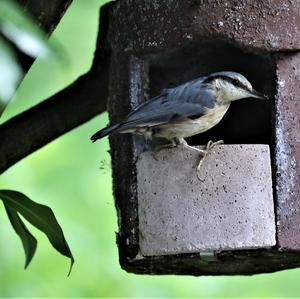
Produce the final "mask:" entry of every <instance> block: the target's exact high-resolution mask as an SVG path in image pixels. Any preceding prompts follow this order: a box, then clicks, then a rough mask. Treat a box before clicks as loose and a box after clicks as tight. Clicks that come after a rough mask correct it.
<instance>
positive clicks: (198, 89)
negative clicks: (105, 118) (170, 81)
mask: <svg viewBox="0 0 300 299" xmlns="http://www.w3.org/2000/svg"><path fill="white" fill-rule="evenodd" d="M213 105H214V97H213V94H212V93H211V92H210V91H209V90H207V89H203V84H202V80H200V79H197V80H194V81H192V82H189V83H186V84H183V85H180V86H178V87H176V88H173V89H167V90H164V91H163V93H162V94H161V95H160V96H158V97H155V98H152V99H150V100H149V101H147V102H145V103H143V104H141V105H139V106H137V107H136V108H135V109H134V110H133V111H132V112H131V113H130V114H129V115H128V116H127V118H126V119H125V120H124V122H122V123H121V125H120V127H119V130H120V131H122V130H130V129H134V128H139V127H140V128H141V127H152V126H157V125H161V124H165V123H168V122H170V121H173V120H174V121H175V120H176V118H182V117H185V118H194V117H196V116H197V117H200V116H201V115H203V114H204V113H205V111H206V110H207V109H208V108H212V107H213Z"/></svg>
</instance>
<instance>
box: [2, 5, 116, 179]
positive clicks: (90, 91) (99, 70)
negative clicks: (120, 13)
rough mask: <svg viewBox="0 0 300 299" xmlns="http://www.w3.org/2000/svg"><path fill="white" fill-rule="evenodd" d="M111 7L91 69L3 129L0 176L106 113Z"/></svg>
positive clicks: (102, 16) (104, 10)
mask: <svg viewBox="0 0 300 299" xmlns="http://www.w3.org/2000/svg"><path fill="white" fill-rule="evenodd" d="M109 6H110V5H109V4H107V5H105V6H102V8H101V13H100V19H101V24H100V32H99V34H98V41H97V47H96V52H95V57H94V61H93V66H92V68H91V70H90V71H89V72H88V73H87V74H85V75H83V76H81V77H79V78H78V79H77V80H76V81H75V82H74V83H73V84H71V85H70V86H68V87H67V88H65V89H63V90H62V91H60V92H58V93H57V94H55V95H53V96H52V97H50V98H49V99H47V100H45V101H43V102H41V103H40V104H38V105H36V106H34V107H32V108H30V109H28V110H27V111H25V112H23V113H21V114H19V115H17V116H15V117H13V118H11V119H10V120H8V121H7V122H5V123H4V124H2V125H1V126H0V136H1V142H0V173H3V172H4V171H5V170H7V169H8V168H9V167H11V166H12V165H14V164H15V163H17V162H18V161H20V160H21V159H23V158H25V157H26V156H28V155H29V154H31V153H32V152H34V151H36V150H38V149H39V148H41V147H43V146H44V145H46V144H48V143H49V142H51V141H52V140H54V139H56V138H58V137H59V136H61V135H63V134H64V133H66V132H68V131H70V130H72V129H73V128H76V127H77V126H79V125H81V124H83V123H85V122H87V121H88V120H90V119H91V118H93V117H94V116H96V115H97V114H99V113H101V112H103V111H105V110H106V100H107V97H108V77H109V64H110V53H111V50H110V48H109V46H108V43H107V32H108V10H109Z"/></svg>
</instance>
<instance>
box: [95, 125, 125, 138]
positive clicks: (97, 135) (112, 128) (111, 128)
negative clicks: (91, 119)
mask: <svg viewBox="0 0 300 299" xmlns="http://www.w3.org/2000/svg"><path fill="white" fill-rule="evenodd" d="M119 127H120V124H115V125H112V126H109V127H106V128H104V129H102V130H100V131H98V132H96V133H95V134H94V135H93V136H92V137H91V140H92V141H93V142H95V141H96V140H98V139H100V138H103V137H105V136H108V135H110V134H111V133H113V132H114V131H116V130H117V129H118V128H119Z"/></svg>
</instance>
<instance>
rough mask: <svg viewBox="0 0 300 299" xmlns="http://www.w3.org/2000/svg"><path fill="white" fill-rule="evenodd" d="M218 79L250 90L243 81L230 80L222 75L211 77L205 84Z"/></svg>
mask: <svg viewBox="0 0 300 299" xmlns="http://www.w3.org/2000/svg"><path fill="white" fill-rule="evenodd" d="M216 79H222V80H224V81H227V82H229V83H231V84H233V85H234V86H237V87H240V88H242V89H245V90H248V91H250V90H249V87H248V86H246V85H244V84H243V83H242V82H241V81H239V80H238V79H234V78H230V77H227V76H222V75H216V76H209V77H207V78H206V79H205V80H204V83H211V82H212V81H214V80H216Z"/></svg>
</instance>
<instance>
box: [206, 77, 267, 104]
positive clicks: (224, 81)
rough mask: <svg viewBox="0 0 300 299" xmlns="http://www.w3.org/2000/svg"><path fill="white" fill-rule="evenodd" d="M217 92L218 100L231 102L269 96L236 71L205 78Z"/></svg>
mask: <svg viewBox="0 0 300 299" xmlns="http://www.w3.org/2000/svg"><path fill="white" fill-rule="evenodd" d="M204 83H206V84H209V85H210V87H211V88H212V89H214V91H215V92H216V94H217V98H218V101H220V102H223V103H230V102H232V101H236V100H240V99H244V98H257V99H266V98H267V97H266V96H265V95H263V94H261V93H259V92H257V91H256V90H254V89H253V87H252V85H251V83H250V82H249V81H248V80H247V79H246V78H245V77H244V76H243V75H241V74H239V73H235V72H218V73H213V74H210V75H209V76H207V77H206V79H205V80H204Z"/></svg>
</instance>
